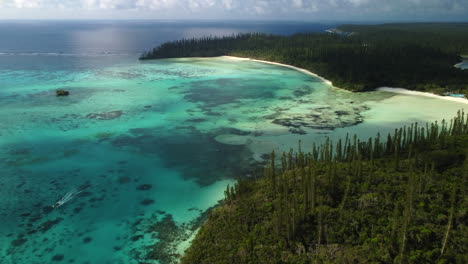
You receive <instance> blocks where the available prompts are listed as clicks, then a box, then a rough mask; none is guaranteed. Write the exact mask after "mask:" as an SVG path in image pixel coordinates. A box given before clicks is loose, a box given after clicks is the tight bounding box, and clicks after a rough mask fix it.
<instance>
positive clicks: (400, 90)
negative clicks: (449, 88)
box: [222, 56, 468, 104]
mask: <svg viewBox="0 0 468 264" xmlns="http://www.w3.org/2000/svg"><path fill="white" fill-rule="evenodd" d="M222 57H223V58H228V59H232V60H249V61H256V62H261V63H267V64H273V65H278V66H282V67H287V68H290V69H294V70H297V71H300V72H303V73H305V74H308V75H311V76H314V77H316V78H319V79H320V80H322V81H324V82H325V83H327V84H329V85H331V86H333V84H332V82H331V81H330V80H327V79H325V78H323V77H322V76H319V75H317V74H316V73H313V72H311V71H308V70H306V69H302V68H298V67H295V66H292V65H288V64H282V63H278V62H272V61H265V60H256V59H251V58H241V57H234V56H222ZM333 87H335V86H333ZM335 88H337V87H335ZM375 91H380V92H390V93H397V94H406V95H416V96H426V97H432V98H439V99H443V100H449V101H454V102H459V103H463V104H468V100H466V99H463V98H456V97H450V96H441V95H436V94H433V93H427V92H417V91H411V90H408V89H404V88H392V87H380V88H377V89H376V90H375Z"/></svg>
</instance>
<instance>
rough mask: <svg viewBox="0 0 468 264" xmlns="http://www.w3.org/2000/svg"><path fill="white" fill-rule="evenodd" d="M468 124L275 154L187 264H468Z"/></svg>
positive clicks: (209, 225)
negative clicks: (262, 174)
mask: <svg viewBox="0 0 468 264" xmlns="http://www.w3.org/2000/svg"><path fill="white" fill-rule="evenodd" d="M467 151H468V121H467V119H466V116H465V115H464V113H459V114H458V115H457V117H455V118H454V119H453V120H451V121H450V122H445V121H444V122H442V123H433V124H430V125H429V124H426V125H423V126H421V125H419V124H417V123H416V124H412V125H410V126H406V127H402V128H399V129H395V132H394V133H393V134H389V135H388V136H381V135H377V136H376V137H374V138H369V139H368V140H367V141H360V140H358V139H357V137H356V136H349V137H348V136H346V138H345V139H342V140H339V141H337V142H331V141H330V140H328V141H326V142H325V143H324V144H323V145H320V146H316V145H314V146H301V143H300V142H299V145H298V148H297V150H296V152H293V151H292V150H291V151H290V152H288V153H282V154H281V153H274V152H272V153H271V156H270V157H271V158H270V164H269V165H268V166H266V167H265V169H264V176H263V177H262V178H259V179H240V180H239V181H238V183H237V184H236V185H235V186H233V187H229V186H228V187H227V189H226V191H225V202H224V205H222V206H220V207H218V208H216V209H215V210H213V211H212V212H211V214H210V216H209V218H208V220H207V222H206V223H205V224H204V225H203V226H202V228H201V229H200V231H199V233H198V234H197V236H196V238H195V239H194V241H193V242H192V245H191V247H190V248H189V249H188V251H187V252H186V253H185V255H184V256H183V258H182V263H183V264H189V263H190V264H191V263H198V264H208V263H209V264H219V263H223V264H236V263H239V264H244V263H418V264H419V263H467V261H468V254H467V248H466V245H467V244H468V228H467V225H466V223H467V217H468V214H467V210H466V208H468V197H467V195H466V192H467V187H468V185H467V184H468V158H467Z"/></svg>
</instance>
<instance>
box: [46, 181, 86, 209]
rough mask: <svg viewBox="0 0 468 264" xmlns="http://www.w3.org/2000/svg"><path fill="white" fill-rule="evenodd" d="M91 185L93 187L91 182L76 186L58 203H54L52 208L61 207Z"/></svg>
mask: <svg viewBox="0 0 468 264" xmlns="http://www.w3.org/2000/svg"><path fill="white" fill-rule="evenodd" d="M89 187H91V184H88V183H86V184H83V185H81V186H79V187H78V188H75V189H73V190H71V191H69V192H67V193H66V194H65V195H64V196H63V197H62V199H60V200H58V201H57V202H56V203H54V204H53V205H52V208H57V207H60V206H62V205H64V204H66V203H68V202H69V201H70V200H72V199H73V198H75V197H76V196H77V195H78V194H80V193H81V192H82V191H84V190H86V189H88V188H89Z"/></svg>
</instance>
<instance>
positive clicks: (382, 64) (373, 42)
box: [140, 23, 468, 94]
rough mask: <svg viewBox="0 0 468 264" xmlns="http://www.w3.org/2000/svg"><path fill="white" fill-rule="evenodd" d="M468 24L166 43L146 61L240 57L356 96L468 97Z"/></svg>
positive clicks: (365, 27) (351, 27)
mask: <svg viewBox="0 0 468 264" xmlns="http://www.w3.org/2000/svg"><path fill="white" fill-rule="evenodd" d="M466 54H468V23H460V24H454V23H447V24H432V23H421V24H383V25H343V26H340V27H338V28H337V29H335V30H333V31H331V33H329V32H324V33H302V34H295V35H292V36H274V35H267V34H257V33H249V34H239V35H236V36H231V37H206V38H201V39H184V40H178V41H173V42H168V43H165V44H162V45H161V46H159V47H156V48H154V49H153V50H151V51H149V52H147V53H145V54H143V55H142V56H141V57H140V59H141V60H148V59H162V58H181V57H214V56H223V55H229V56H237V57H247V58H252V59H258V60H267V61H272V62H278V63H283V64H288V65H293V66H296V67H299V68H303V69H306V70H309V71H311V72H314V73H317V74H318V75H320V76H322V77H324V78H326V79H328V80H330V81H332V82H333V84H334V85H335V86H336V87H339V88H343V89H347V90H351V91H359V92H361V91H372V90H374V89H376V88H378V87H400V88H407V89H410V90H416V91H428V92H433V93H436V94H444V93H446V92H453V93H464V94H468V71H466V70H461V69H459V68H456V67H454V65H455V64H457V63H460V62H461V61H462V59H463V58H462V55H466Z"/></svg>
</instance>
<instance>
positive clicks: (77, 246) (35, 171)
mask: <svg viewBox="0 0 468 264" xmlns="http://www.w3.org/2000/svg"><path fill="white" fill-rule="evenodd" d="M58 68H60V70H57V69H58ZM0 74H1V76H2V78H1V81H0V82H1V86H2V89H1V90H0V101H1V102H2V104H1V105H0V120H2V122H0V137H1V140H2V141H1V144H0V188H1V190H2V192H1V193H0V198H1V199H0V258H1V259H2V263H6V264H10V263H55V262H57V263H61V262H63V263H66V262H69V263H90V264H91V263H96V264H97V263H99V264H103V263H139V262H145V263H157V262H158V261H159V262H160V263H171V262H172V261H173V260H174V258H176V257H177V255H175V253H177V252H178V253H181V252H180V251H181V249H180V248H181V247H180V245H184V246H186V245H187V241H189V239H190V238H191V237H193V234H194V233H195V232H196V230H197V228H198V226H199V225H200V223H201V222H202V221H203V217H204V216H205V215H206V213H205V212H206V210H208V209H209V208H211V207H212V206H214V205H216V203H217V202H218V200H220V199H222V198H223V191H224V189H225V187H226V186H227V185H228V184H232V183H233V182H234V180H235V178H236V177H238V176H241V177H243V176H256V175H257V173H256V172H257V170H256V168H257V167H258V165H261V164H262V162H263V161H264V158H265V155H266V154H267V153H269V152H271V151H272V150H276V151H287V150H289V148H291V147H295V146H297V142H298V140H301V141H302V142H303V146H306V147H309V146H310V147H311V146H312V142H314V141H315V142H322V141H324V140H325V139H326V137H331V138H332V139H336V138H338V137H344V136H345V135H346V134H347V133H350V134H353V133H359V135H360V136H361V137H362V138H365V137H367V136H370V135H374V134H375V133H376V132H378V131H380V132H381V133H388V132H391V131H392V129H393V128H394V127H398V126H400V125H404V124H409V123H411V122H420V123H425V122H428V121H434V120H441V119H443V118H450V117H452V116H453V115H454V114H455V112H456V111H457V110H459V109H462V108H464V107H466V105H463V104H457V103H454V102H449V101H444V100H439V99H437V98H427V97H418V96H409V95H397V94H393V93H386V92H373V93H350V92H347V91H344V90H340V89H337V88H334V87H332V86H330V85H329V84H327V83H325V82H323V81H322V80H320V79H318V78H315V77H313V76H309V75H306V74H304V73H301V72H298V71H295V70H292V69H289V68H285V67H280V66H275V65H268V64H263V63H259V62H253V61H233V60H229V59H226V58H205V59H197V58H190V59H172V60H159V61H151V62H125V63H118V64H116V65H114V66H111V67H110V66H105V67H104V66H103V67H94V68H91V69H90V68H86V67H78V68H77V67H74V68H67V67H66V66H64V67H62V68H61V67H50V68H47V69H45V70H41V69H38V68H32V69H26V70H24V69H22V70H19V69H9V70H8V69H4V70H1V72H0ZM56 89H65V90H67V91H70V95H69V96H67V97H56V96H55V90H56ZM80 186H86V189H85V190H83V191H82V192H80V193H78V194H77V195H76V196H74V197H73V199H71V200H70V201H68V202H67V203H66V204H64V205H63V206H60V207H58V208H56V209H53V208H52V207H51V205H52V204H54V203H55V202H56V201H57V200H59V199H60V198H61V197H63V196H64V195H65V194H66V193H67V192H69V191H71V190H74V189H76V188H79V187H80Z"/></svg>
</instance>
